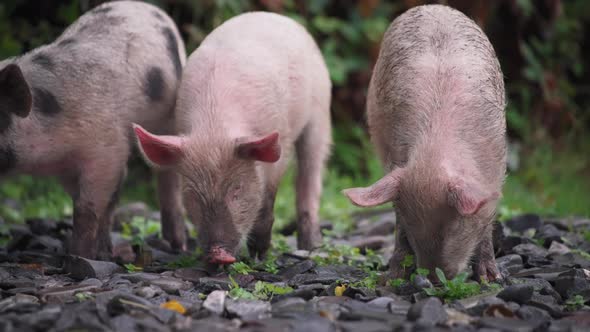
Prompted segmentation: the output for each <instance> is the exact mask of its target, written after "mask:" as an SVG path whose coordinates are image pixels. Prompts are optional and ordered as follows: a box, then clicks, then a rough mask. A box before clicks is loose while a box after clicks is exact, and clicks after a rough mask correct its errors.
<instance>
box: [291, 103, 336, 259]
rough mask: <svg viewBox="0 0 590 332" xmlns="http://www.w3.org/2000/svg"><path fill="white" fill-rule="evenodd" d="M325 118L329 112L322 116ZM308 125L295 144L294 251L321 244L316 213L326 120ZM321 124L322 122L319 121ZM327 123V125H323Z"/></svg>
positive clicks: (327, 133)
mask: <svg viewBox="0 0 590 332" xmlns="http://www.w3.org/2000/svg"><path fill="white" fill-rule="evenodd" d="M324 113H326V114H328V113H329V112H324ZM317 120H318V121H315V122H312V123H309V124H308V126H307V127H306V128H305V129H304V131H303V133H302V134H301V137H299V138H298V140H297V142H296V143H295V148H296V151H297V178H296V185H295V187H296V191H297V247H298V248H299V249H304V250H312V249H314V248H316V247H318V246H320V245H321V244H322V233H321V231H320V222H319V209H320V197H321V194H322V171H323V169H324V164H325V162H326V159H327V157H328V151H329V148H330V131H329V128H330V127H329V118H327V117H326V118H325V119H317ZM320 120H322V121H320ZM326 122H328V123H326Z"/></svg>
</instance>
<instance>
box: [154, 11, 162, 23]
mask: <svg viewBox="0 0 590 332" xmlns="http://www.w3.org/2000/svg"><path fill="white" fill-rule="evenodd" d="M152 15H154V17H155V18H157V19H158V20H160V21H164V15H162V13H160V12H159V11H156V10H154V11H153V12H152Z"/></svg>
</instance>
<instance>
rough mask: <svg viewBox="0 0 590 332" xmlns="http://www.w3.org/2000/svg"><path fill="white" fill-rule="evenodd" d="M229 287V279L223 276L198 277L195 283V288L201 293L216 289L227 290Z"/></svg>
mask: <svg viewBox="0 0 590 332" xmlns="http://www.w3.org/2000/svg"><path fill="white" fill-rule="evenodd" d="M230 287H231V281H229V279H225V278H210V277H204V278H200V279H199V282H198V283H197V284H196V288H198V289H199V290H200V291H201V292H202V293H211V292H213V291H216V290H229V289H230Z"/></svg>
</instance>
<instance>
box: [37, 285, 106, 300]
mask: <svg viewBox="0 0 590 332" xmlns="http://www.w3.org/2000/svg"><path fill="white" fill-rule="evenodd" d="M98 288H99V286H97V285H79V284H78V285H71V286H64V287H53V288H46V289H43V290H42V291H40V292H39V297H40V298H41V301H42V302H46V303H63V302H66V301H69V300H73V299H74V296H75V295H76V293H80V292H88V291H92V290H95V289H98Z"/></svg>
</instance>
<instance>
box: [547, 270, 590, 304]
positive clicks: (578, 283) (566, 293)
mask: <svg viewBox="0 0 590 332" xmlns="http://www.w3.org/2000/svg"><path fill="white" fill-rule="evenodd" d="M588 289H590V271H588V270H584V269H572V270H570V271H567V272H564V273H561V274H560V275H559V276H558V277H557V279H556V280H555V290H556V291H557V292H558V293H559V295H561V297H562V298H570V297H571V296H573V295H576V294H578V293H581V292H582V291H585V290H588Z"/></svg>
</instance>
